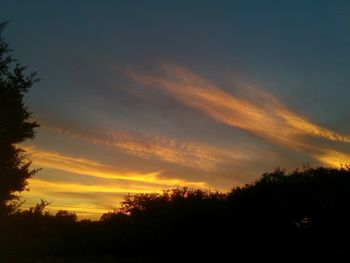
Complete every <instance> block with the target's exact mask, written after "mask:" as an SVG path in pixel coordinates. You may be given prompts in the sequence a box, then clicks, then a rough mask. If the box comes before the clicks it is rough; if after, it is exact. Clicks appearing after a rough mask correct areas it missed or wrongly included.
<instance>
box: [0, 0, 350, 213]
mask: <svg viewBox="0 0 350 263" xmlns="http://www.w3.org/2000/svg"><path fill="white" fill-rule="evenodd" d="M349 14H350V2H349V1H6V0H2V1H1V0H0V18H1V19H2V20H9V21H10V24H9V26H8V27H7V30H6V32H5V34H4V35H5V37H6V39H7V41H8V42H9V43H10V45H11V47H12V48H14V49H15V56H16V57H17V58H18V59H19V60H20V62H21V63H23V64H26V65H29V69H30V70H33V71H37V72H38V75H39V76H40V77H41V78H42V81H41V82H40V83H38V84H37V85H36V86H35V87H34V88H33V89H32V90H31V91H30V93H29V94H28V97H27V101H28V104H29V105H30V108H31V110H33V111H34V113H35V115H34V116H35V118H36V119H38V120H39V122H41V123H42V128H41V129H40V131H39V132H38V136H37V139H36V140H35V141H33V142H29V143H28V147H29V146H30V147H31V148H30V150H31V151H36V152H37V156H36V157H35V159H34V161H35V160H36V162H37V165H38V166H43V167H45V168H46V169H45V170H44V172H42V173H41V175H39V176H38V178H36V179H35V180H34V181H33V182H32V188H33V189H34V190H33V191H32V194H31V195H28V196H27V197H26V198H27V199H28V200H34V199H35V198H38V196H40V195H41V196H42V195H46V196H47V199H50V198H51V199H53V200H55V202H58V203H61V204H62V206H63V204H64V203H65V202H68V201H67V200H68V199H67V196H68V197H70V198H72V196H73V192H76V191H78V190H74V187H76V188H75V189H80V190H79V191H82V192H84V195H82V196H80V197H79V198H78V197H77V194H76V193H74V198H75V199H74V198H73V199H72V200H73V201H69V202H73V203H75V204H80V205H82V206H83V205H84V206H85V207H86V206H89V207H91V209H101V204H102V203H106V202H107V201H106V200H107V199H108V198H110V199H111V200H114V199H113V198H112V197H113V196H114V195H117V194H118V196H119V195H120V193H122V192H123V193H124V192H128V191H131V190H132V191H134V190H135V191H136V190H140V191H143V190H144V191H150V190H160V189H161V188H165V187H169V186H171V185H173V184H174V183H182V184H186V183H188V184H191V183H198V184H202V185H206V186H208V187H212V188H218V189H224V190H225V189H229V188H230V187H231V186H233V185H234V184H239V183H245V182H248V181H251V180H252V179H253V178H256V177H257V176H259V175H260V174H261V173H262V172H265V171H267V170H271V169H273V168H275V167H278V166H283V167H286V168H288V169H292V168H296V167H298V166H301V165H302V164H303V163H310V164H311V165H339V164H340V163H344V162H345V161H347V160H349V159H350V157H349V150H350V147H349V142H348V140H349V134H350V122H349V121H348V120H349V118H350V106H349V105H350V104H349V103H348V99H349V97H350V88H349V84H350V74H349V68H350V60H349V58H350V16H349ZM40 154H41V155H40ZM34 156H35V155H34ZM67 158H68V159H67ZM69 158H70V159H69ZM79 160H80V161H81V160H85V161H86V162H83V163H81V162H80V161H79ZM89 162H90V164H89ZM93 162H96V164H95V166H92V167H91V163H93ZM62 163H63V164H64V165H63V164H62ZM88 164H89V165H88ZM84 165H87V167H85V168H84ZM82 167H83V168H82ZM79 169H83V170H84V169H85V170H84V171H82V170H79ZM88 170H91V171H92V172H88ZM95 170H96V171H97V170H101V171H104V173H105V175H104V176H102V175H101V174H100V173H97V172H96V171H95ZM94 171H95V172H94ZM106 174H107V175H108V174H109V175H110V174H119V175H120V176H119V177H122V181H120V180H121V179H120V178H119V177H118V176H117V177H118V178H117V179H116V178H114V179H113V178H112V179H111V178H106V177H108V176H106ZM109 177H110V176H109ZM134 177H135V178H143V179H142V180H141V179H140V180H136V181H137V183H138V184H141V183H140V182H143V183H144V184H143V188H142V187H141V186H138V187H136V183H135V180H134V179H135V178H134ZM96 178H98V179H96ZM133 178H134V179H133ZM116 180H117V181H116ZM118 180H119V181H118ZM123 180H124V181H123ZM133 180H134V181H133ZM174 180H175V181H174ZM176 180H178V181H176ZM96 181H98V182H100V186H101V188H99V189H97V190H96V189H95V190H91V189H90V188H89V187H87V186H89V185H91V184H92V182H94V183H95V182H96ZM58 182H64V183H65V184H66V185H67V188H69V189H71V190H70V191H71V192H72V193H71V195H70V194H69V193H65V194H62V193H61V192H62V191H58V190H57V187H58V186H57V185H58ZM126 182H128V183H126ZM141 185H142V184H141ZM146 185H147V187H146ZM40 187H42V188H40ZM55 187H56V188H55ZM84 187H85V188H84ZM118 187H119V188H118ZM43 189H50V190H46V191H44V190H43ZM103 189H105V190H103ZM113 189H114V190H113ZM60 193H61V194H60ZM89 198H90V199H89ZM92 199H94V200H99V201H96V203H94V202H93V201H91V200H92ZM69 200H71V199H69ZM108 200H109V199H108ZM107 203H108V202H107ZM114 203H115V202H114Z"/></svg>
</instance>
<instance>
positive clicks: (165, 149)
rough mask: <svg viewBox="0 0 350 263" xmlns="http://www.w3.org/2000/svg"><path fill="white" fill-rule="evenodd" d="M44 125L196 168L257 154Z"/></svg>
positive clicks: (210, 168)
mask: <svg viewBox="0 0 350 263" xmlns="http://www.w3.org/2000/svg"><path fill="white" fill-rule="evenodd" d="M41 123H43V127H44V128H46V129H48V130H49V131H51V132H56V133H57V132H58V133H62V134H64V135H65V136H68V137H71V138H74V139H78V140H84V141H87V142H89V143H92V144H98V145H103V146H108V147H112V148H114V149H117V150H121V151H122V152H125V153H127V154H130V155H134V156H137V157H140V158H143V159H156V160H160V161H162V162H167V163H173V164H177V165H181V166H187V167H192V168H195V169H200V170H204V171H214V170H215V169H216V168H217V167H218V166H219V165H221V164H222V163H223V162H224V161H230V162H231V163H235V162H241V161H244V160H249V159H251V158H252V157H253V156H254V153H253V152H250V151H248V150H242V149H240V150H236V151H234V150H230V151H228V150H225V149H221V148H218V147H214V146H210V145H207V144H203V143H195V142H179V141H178V140H175V139H173V138H168V137H165V136H147V135H138V134H133V133H131V132H126V131H118V130H104V129H94V130H98V132H97V133H94V134H92V133H88V132H86V131H84V132H80V131H78V130H77V129H74V128H71V129H69V128H62V127H60V126H58V125H55V124H49V123H47V122H45V121H42V122H41Z"/></svg>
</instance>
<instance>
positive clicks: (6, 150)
mask: <svg viewBox="0 0 350 263" xmlns="http://www.w3.org/2000/svg"><path fill="white" fill-rule="evenodd" d="M6 24H7V23H0V214H1V213H8V212H9V210H11V208H13V207H12V206H13V205H15V203H12V206H11V204H10V205H8V201H11V200H14V199H15V198H16V196H15V194H14V192H16V191H18V192H21V191H23V190H24V189H25V187H26V184H27V183H26V182H27V179H28V178H30V177H31V176H33V175H34V174H35V173H36V172H37V171H38V170H31V169H30V165H31V161H30V160H29V158H28V155H27V154H26V152H25V151H24V150H23V149H21V148H19V147H18V146H16V144H18V143H21V142H23V141H24V140H26V139H33V138H34V129H35V128H36V127H38V126H39V125H38V124H37V123H36V122H32V121H30V118H31V113H30V112H29V111H28V109H27V107H26V105H25V104H24V102H23V98H24V94H25V93H26V92H28V90H29V89H30V88H31V87H32V85H33V84H34V83H35V82H36V81H38V79H37V78H36V77H35V73H31V74H29V75H26V74H25V72H24V71H25V69H26V67H23V66H21V65H20V64H19V63H17V61H16V60H15V59H14V58H13V57H12V55H11V53H12V50H11V49H9V46H8V44H7V43H6V42H5V40H4V38H3V36H2V33H3V31H4V29H5V27H6Z"/></svg>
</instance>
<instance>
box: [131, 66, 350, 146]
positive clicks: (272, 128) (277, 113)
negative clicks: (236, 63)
mask: <svg viewBox="0 0 350 263" xmlns="http://www.w3.org/2000/svg"><path fill="white" fill-rule="evenodd" d="M127 74H128V75H129V76H130V77H131V78H133V79H134V80H135V81H137V82H139V83H142V84H145V85H149V86H153V87H159V88H162V89H164V90H166V91H167V92H168V93H169V94H171V95H172V96H174V97H175V98H176V99H177V100H178V101H179V102H181V103H183V104H185V105H187V106H189V107H191V108H194V109H196V110H199V111H201V112H203V113H205V114H207V115H208V116H210V117H211V118H213V119H215V120H216V121H219V122H222V123H225V124H227V125H230V126H233V127H236V128H240V129H243V130H245V131H248V132H250V133H252V134H254V135H256V136H259V137H262V138H265V139H268V140H269V141H270V142H273V143H275V144H278V145H282V146H287V147H289V148H293V149H299V150H300V149H309V150H312V149H313V148H314V147H313V146H312V145H310V144H309V143H307V142H305V140H303V137H302V136H303V135H308V136H314V137H319V138H324V139H327V140H331V141H339V142H346V143H349V142H350V136H348V135H341V134H338V133H336V132H334V131H332V130H330V129H327V128H323V127H321V126H319V125H317V124H314V123H312V122H311V121H309V120H307V119H306V118H304V117H302V116H299V115H298V114H296V113H294V112H292V111H291V110H289V109H288V108H287V107H286V106H284V105H283V104H282V103H280V102H279V101H278V100H277V99H276V98H275V97H273V96H272V95H271V94H269V93H267V92H263V91H262V90H257V89H252V88H251V89H250V90H249V92H253V93H255V94H256V95H259V98H260V101H259V102H253V101H250V100H248V99H244V98H241V97H238V96H233V95H232V94H230V93H228V92H226V91H224V90H223V89H221V88H220V87H219V86H217V85H215V84H213V83H211V82H210V81H208V80H206V79H204V78H202V77H200V76H198V75H196V74H194V73H193V72H191V71H190V70H188V69H185V68H182V67H178V66H173V65H165V66H163V74H161V75H147V74H138V73H135V72H132V71H127Z"/></svg>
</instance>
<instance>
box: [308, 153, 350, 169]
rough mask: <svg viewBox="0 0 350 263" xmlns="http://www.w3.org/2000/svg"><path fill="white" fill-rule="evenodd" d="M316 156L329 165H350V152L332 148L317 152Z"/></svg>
mask: <svg viewBox="0 0 350 263" xmlns="http://www.w3.org/2000/svg"><path fill="white" fill-rule="evenodd" d="M314 157H315V159H317V160H319V161H321V162H322V163H324V164H326V165H329V166H334V167H341V166H343V165H350V154H345V153H342V152H338V151H335V150H331V149H329V150H325V151H323V152H322V153H320V154H315V155H314Z"/></svg>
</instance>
